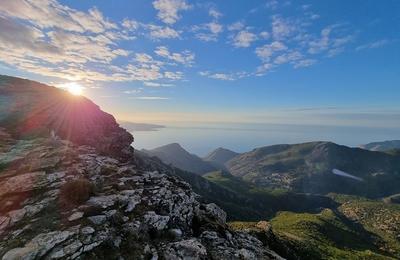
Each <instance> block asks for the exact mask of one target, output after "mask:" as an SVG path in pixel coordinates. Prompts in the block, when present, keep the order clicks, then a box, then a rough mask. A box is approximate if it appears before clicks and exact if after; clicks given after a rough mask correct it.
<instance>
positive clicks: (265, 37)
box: [260, 31, 269, 39]
mask: <svg viewBox="0 0 400 260" xmlns="http://www.w3.org/2000/svg"><path fill="white" fill-rule="evenodd" d="M260 37H261V38H263V39H268V38H269V32H266V31H263V32H260Z"/></svg>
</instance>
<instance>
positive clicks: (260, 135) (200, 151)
mask: <svg viewBox="0 0 400 260" xmlns="http://www.w3.org/2000/svg"><path fill="white" fill-rule="evenodd" d="M132 134H133V136H134V137H135V142H134V144H133V146H134V147H135V148H136V149H143V148H144V149H153V148H156V147H159V146H162V145H165V144H169V143H179V144H180V145H181V146H182V147H183V148H185V149H186V150H187V151H189V152H190V153H194V154H196V155H198V156H201V157H202V156H205V155H207V154H208V153H209V152H211V151H212V150H214V149H216V148H218V147H224V148H227V149H230V150H233V151H235V152H239V153H242V152H247V151H250V150H252V149H254V148H257V147H262V146H267V145H274V144H295V143H303V142H312V141H331V142H335V143H337V144H341V145H346V146H350V147H358V146H359V145H361V144H366V143H369V142H376V141H385V140H399V139H400V128H386V127H364V126H363V127H356V126H326V125H325V126H322V125H290V124H236V123H232V124H228V123H223V124H219V123H209V124H197V123H196V124H171V125H165V126H163V127H160V128H152V129H151V130H144V131H143V129H141V130H140V131H132Z"/></svg>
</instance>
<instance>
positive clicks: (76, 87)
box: [64, 82, 83, 96]
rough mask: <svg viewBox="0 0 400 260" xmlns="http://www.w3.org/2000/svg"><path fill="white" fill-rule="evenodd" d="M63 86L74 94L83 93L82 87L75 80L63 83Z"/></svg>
mask: <svg viewBox="0 0 400 260" xmlns="http://www.w3.org/2000/svg"><path fill="white" fill-rule="evenodd" d="M64 88H65V89H66V90H67V91H68V92H69V93H71V94H72V95H75V96H80V95H82V94H83V87H82V86H81V85H79V84H78V83H76V82H70V83H66V84H64Z"/></svg>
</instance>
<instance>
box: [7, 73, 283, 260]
mask: <svg viewBox="0 0 400 260" xmlns="http://www.w3.org/2000/svg"><path fill="white" fill-rule="evenodd" d="M0 77H1V76H0ZM0 82H1V81H0ZM105 138H107V137H105ZM0 142H2V140H1V139H0ZM107 142H108V141H107ZM14 143H19V141H15V142H14ZM11 147H12V149H17V148H21V145H15V146H14V144H11V145H9V146H7V147H6V148H3V147H0V157H1V158H7V157H10V156H11V155H12V156H13V157H18V158H20V159H19V160H21V161H20V162H22V161H23V162H24V165H29V162H33V164H34V165H39V166H40V165H48V168H47V169H46V172H42V171H38V172H31V171H29V170H27V166H26V167H25V166H23V165H22V163H20V162H18V164H21V165H20V166H21V167H22V166H23V167H25V168H26V169H21V168H18V169H16V170H10V169H7V170H6V172H4V174H2V175H1V176H0V177H1V178H0V196H1V198H4V203H3V204H2V208H5V210H4V212H8V211H10V210H12V211H11V212H9V213H10V214H5V215H3V216H0V233H1V236H2V237H1V240H0V254H1V255H4V257H5V259H15V258H17V259H49V258H60V259H75V258H79V259H86V258H90V259H91V258H99V259H104V258H106V257H108V258H112V259H130V258H132V256H134V257H135V258H138V259H151V258H152V259H210V258H211V259H239V258H244V259H246V258H254V259H269V258H272V259H274V258H277V259H278V257H276V256H274V255H273V252H272V251H269V250H268V249H267V247H268V244H267V243H265V244H263V243H261V242H260V241H259V240H258V239H256V238H254V237H253V236H252V235H251V234H246V233H242V232H235V231H231V230H229V228H228V227H227V225H226V224H225V221H226V214H225V212H224V211H222V210H221V209H220V208H219V207H218V206H216V205H215V204H207V205H205V204H202V203H201V202H199V199H200V198H199V196H198V195H196V194H195V193H194V192H193V191H192V189H191V187H190V185H189V184H187V183H186V182H184V181H182V180H181V179H179V178H178V177H176V176H175V172H174V169H173V168H170V167H169V166H166V165H160V163H159V162H158V161H153V159H146V162H143V161H141V160H142V159H141V158H140V157H135V158H132V160H131V161H121V160H117V159H116V158H111V157H109V156H108V155H106V154H99V152H98V151H99V150H97V151H96V150H95V149H94V148H93V147H90V146H86V145H85V146H76V145H75V144H74V143H71V142H66V141H63V140H60V142H57V144H54V142H50V141H49V140H48V139H46V138H42V139H33V140H30V141H22V147H24V148H23V149H20V150H18V149H17V150H12V151H10V150H9V149H10V148H11ZM1 153H5V155H3V154H1ZM52 157H54V158H53V159H54V160H53V159H51V158H52ZM59 158H61V160H59ZM41 160H44V162H43V163H42V162H40V161H41ZM57 161H58V162H57ZM15 162H16V161H15ZM25 162H26V163H25ZM50 162H56V164H55V165H56V168H53V167H52V166H51V165H52V164H51V163H50ZM46 167H47V166H46ZM104 174H106V175H104ZM78 178H86V179H88V180H91V181H92V182H93V186H94V187H95V189H94V190H93V192H94V193H95V194H96V196H92V197H90V198H89V199H88V200H86V198H87V197H85V200H84V201H85V202H82V203H80V204H77V205H75V204H69V203H67V204H64V203H63V201H62V200H60V199H61V195H62V194H61V193H60V189H59V187H58V186H59V184H60V183H63V182H66V181H68V180H75V179H78ZM121 183H123V184H122V185H120V184H121ZM77 195H78V193H77ZM60 213H61V214H60ZM60 216H65V217H66V218H67V219H68V220H69V221H70V222H69V221H65V218H64V217H60ZM86 216H88V217H87V218H86ZM12 223H17V224H15V225H11V224H12ZM43 224H45V225H43ZM71 224H73V226H72V227H71ZM259 225H260V229H264V228H265V229H266V226H267V225H265V224H264V223H259ZM43 228H45V229H43ZM43 230H46V232H45V231H43ZM47 230H51V231H52V232H50V231H47ZM263 233H264V232H263ZM271 233H272V231H271ZM262 241H264V240H262ZM21 244H22V245H24V246H20V247H18V248H13V245H21ZM271 256H273V257H271Z"/></svg>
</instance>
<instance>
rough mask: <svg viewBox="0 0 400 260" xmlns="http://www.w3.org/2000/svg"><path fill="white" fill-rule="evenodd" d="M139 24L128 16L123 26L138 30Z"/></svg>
mask: <svg viewBox="0 0 400 260" xmlns="http://www.w3.org/2000/svg"><path fill="white" fill-rule="evenodd" d="M139 25H140V23H139V22H137V21H135V20H131V19H127V18H125V19H124V20H123V21H122V26H123V27H124V28H126V29H128V30H131V31H134V30H137V29H138V28H139Z"/></svg>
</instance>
